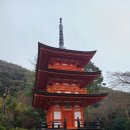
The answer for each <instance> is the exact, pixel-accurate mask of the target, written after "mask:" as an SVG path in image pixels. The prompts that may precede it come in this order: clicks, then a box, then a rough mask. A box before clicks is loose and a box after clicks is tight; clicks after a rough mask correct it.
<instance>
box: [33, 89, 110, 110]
mask: <svg viewBox="0 0 130 130" xmlns="http://www.w3.org/2000/svg"><path fill="white" fill-rule="evenodd" d="M107 95H108V93H103V94H67V93H48V92H40V91H35V92H34V99H33V107H35V108H43V109H48V108H49V106H51V105H52V104H62V105H63V104H64V103H71V104H73V105H82V106H84V107H85V106H89V105H92V104H95V103H97V102H99V101H100V100H102V99H103V98H105V97H106V96H107Z"/></svg>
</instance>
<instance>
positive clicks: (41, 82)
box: [35, 67, 101, 90]
mask: <svg viewBox="0 0 130 130" xmlns="http://www.w3.org/2000/svg"><path fill="white" fill-rule="evenodd" d="M100 75H101V71H97V72H79V71H68V70H67V71H66V70H56V69H49V68H45V67H40V68H38V69H37V76H36V83H35V90H46V87H47V84H48V83H49V82H51V80H53V79H55V80H56V79H57V80H64V79H65V80H69V81H72V80H76V81H77V83H78V84H79V86H80V87H84V86H85V85H88V84H90V83H91V82H92V81H93V80H94V79H96V78H97V77H99V76H100Z"/></svg>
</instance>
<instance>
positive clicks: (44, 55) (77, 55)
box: [37, 42, 96, 67]
mask: <svg viewBox="0 0 130 130" xmlns="http://www.w3.org/2000/svg"><path fill="white" fill-rule="evenodd" d="M95 53H96V50H95V51H76V50H68V49H64V48H62V49H61V48H55V47H50V46H47V45H45V44H42V43H40V42H38V60H37V66H45V67H47V65H48V59H49V58H62V59H63V58H64V59H72V60H74V59H76V60H79V61H80V62H81V63H82V66H85V65H86V64H87V63H88V62H89V61H90V60H91V58H92V57H93V56H94V54H95Z"/></svg>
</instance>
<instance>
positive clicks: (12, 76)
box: [0, 60, 28, 96]
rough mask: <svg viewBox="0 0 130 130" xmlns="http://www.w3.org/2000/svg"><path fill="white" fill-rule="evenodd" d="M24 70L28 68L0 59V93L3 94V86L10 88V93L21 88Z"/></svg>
mask: <svg viewBox="0 0 130 130" xmlns="http://www.w3.org/2000/svg"><path fill="white" fill-rule="evenodd" d="M26 72H28V70H26V69H24V68H22V67H21V66H18V65H15V64H12V63H7V62H6V61H1V60H0V95H1V96H2V95H3V93H4V91H5V88H10V89H12V91H11V92H12V94H13V93H15V92H18V90H19V89H22V88H23V86H24V83H25V77H26V76H25V75H26Z"/></svg>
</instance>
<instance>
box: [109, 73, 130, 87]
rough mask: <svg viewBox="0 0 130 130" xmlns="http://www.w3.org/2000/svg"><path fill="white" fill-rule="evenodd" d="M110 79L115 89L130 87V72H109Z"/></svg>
mask: <svg viewBox="0 0 130 130" xmlns="http://www.w3.org/2000/svg"><path fill="white" fill-rule="evenodd" d="M108 79H109V83H110V85H111V86H113V87H117V86H124V85H125V86H126V85H127V86H130V72H108Z"/></svg>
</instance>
